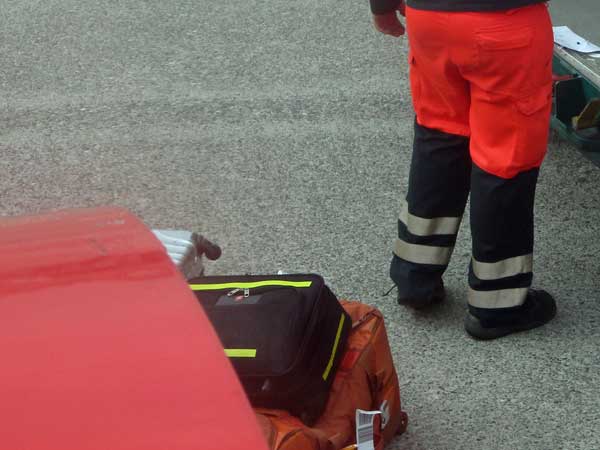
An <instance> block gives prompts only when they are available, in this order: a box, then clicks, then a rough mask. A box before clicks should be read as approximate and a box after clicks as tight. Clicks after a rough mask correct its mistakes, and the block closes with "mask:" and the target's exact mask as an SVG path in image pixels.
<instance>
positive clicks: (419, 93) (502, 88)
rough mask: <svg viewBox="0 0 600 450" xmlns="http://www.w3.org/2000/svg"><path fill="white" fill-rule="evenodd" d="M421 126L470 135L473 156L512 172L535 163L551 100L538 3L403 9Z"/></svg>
mask: <svg viewBox="0 0 600 450" xmlns="http://www.w3.org/2000/svg"><path fill="white" fill-rule="evenodd" d="M406 22H407V26H408V35H409V40H410V55H409V60H410V82H411V90H412V96H413V104H414V108H415V112H416V115H417V122H418V123H419V124H420V125H423V126H426V127H429V128H433V129H437V130H441V131H444V132H446V133H451V134H457V135H461V136H470V153H471V158H472V160H473V162H474V163H475V164H476V165H477V166H478V167H480V168H481V169H483V170H485V171H486V172H488V173H491V174H493V175H496V176H498V177H502V178H512V177H514V176H515V175H517V174H518V173H520V172H523V171H526V170H529V169H532V168H535V167H539V166H540V164H541V163H542V160H543V159H544V156H545V153H546V146H547V142H548V128H549V121H550V110H551V104H552V48H553V36H552V26H551V22H550V16H549V13H548V8H547V6H546V4H545V3H538V4H535V5H532V6H528V7H525V8H519V9H513V10H508V11H500V12H486V13H479V12H478V13H470V12H437V11H422V10H417V9H412V8H407V10H406Z"/></svg>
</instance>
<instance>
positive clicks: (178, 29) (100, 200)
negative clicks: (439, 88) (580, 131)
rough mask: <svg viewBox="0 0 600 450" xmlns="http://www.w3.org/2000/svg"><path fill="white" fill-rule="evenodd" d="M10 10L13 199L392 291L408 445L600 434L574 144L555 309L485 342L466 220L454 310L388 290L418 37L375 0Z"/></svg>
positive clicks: (571, 444)
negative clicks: (472, 318) (98, 213)
mask: <svg viewBox="0 0 600 450" xmlns="http://www.w3.org/2000/svg"><path fill="white" fill-rule="evenodd" d="M584 3H585V2H582V1H578V2H577V4H578V5H579V4H581V5H583V4H584ZM587 4H588V5H590V6H593V7H594V8H595V14H596V17H597V16H598V12H597V6H596V4H597V2H596V0H591V1H588V2H587ZM571 5H573V2H568V1H567V0H556V6H557V7H560V8H561V11H562V14H565V13H569V9H571ZM0 11H1V12H0V98H1V104H2V107H1V108H0V123H1V124H2V127H1V128H0V148H1V151H2V159H1V160H0V198H1V204H0V214H2V215H14V214H23V213H33V212H38V211H44V210H48V209H53V208H64V207H73V206H94V205H102V204H116V205H122V206H125V207H128V208H130V209H132V210H133V211H134V212H136V213H137V214H139V215H140V216H141V217H142V218H143V219H144V220H145V221H146V223H147V224H149V225H150V226H153V227H183V228H189V229H196V230H201V231H203V232H204V233H205V234H206V235H207V236H209V237H211V238H213V239H215V240H216V241H218V242H219V243H220V244H222V246H223V249H224V255H223V257H222V259H221V260H220V261H218V262H216V263H214V264H211V265H210V268H209V270H210V272H211V273H240V272H247V271H249V272H255V273H258V272H273V271H276V270H278V269H286V270H292V271H315V272H320V273H322V274H324V275H325V276H326V278H327V279H328V280H329V282H330V284H331V285H332V287H333V288H334V289H335V291H336V292H337V293H338V294H339V295H340V296H342V297H350V298H354V299H360V300H363V301H365V302H368V303H373V304H376V305H377V306H379V307H380V308H381V309H382V310H383V311H384V312H385V314H386V317H387V326H388V330H389V333H390V338H391V343H392V346H393V350H394V355H395V358H396V363H397V368H398V372H399V375H400V381H401V385H402V396H403V401H404V405H405V408H406V409H407V411H408V412H409V414H410V420H411V422H410V429H409V431H408V433H407V434H405V435H404V436H402V437H400V438H399V439H398V440H397V441H396V442H395V443H394V444H393V445H392V446H391V447H390V448H391V449H407V450H408V449H412V450H416V449H427V450H435V449H439V450H445V449H463V450H471V449H472V450H481V449H507V450H508V449H515V448H516V449H570V450H572V449H593V448H598V447H599V446H600V436H599V435H598V433H597V430H598V429H600V414H599V412H598V411H600V399H599V398H598V394H597V392H598V390H597V386H598V384H599V383H600V372H599V371H598V368H599V363H600V357H599V355H598V351H597V348H598V342H599V339H600V325H598V323H599V322H600V306H599V304H598V289H599V288H600V280H599V278H598V271H599V269H600V260H599V258H598V253H599V252H600V241H599V239H598V236H599V234H600V213H599V212H598V208H597V207H598V197H597V195H596V193H597V192H598V186H599V183H600V176H599V175H600V172H599V171H598V169H596V168H595V167H593V166H592V165H591V164H589V163H588V162H587V160H585V159H584V158H583V157H582V156H580V154H579V153H577V152H576V151H575V150H574V149H573V148H572V147H570V146H569V145H567V144H565V143H564V142H560V141H558V140H557V138H556V137H553V138H552V142H551V145H550V149H549V155H548V158H547V160H546V162H545V164H544V166H543V169H542V173H541V179H540V184H539V191H538V192H539V193H538V202H537V210H536V213H537V225H538V226H537V249H538V251H537V256H536V269H537V274H536V279H535V284H536V285H538V286H544V287H546V288H547V289H549V290H550V291H551V292H553V293H554V294H555V295H556V298H557V299H558V302H559V308H560V312H559V315H558V317H557V318H556V320H555V321H554V322H552V323H551V324H550V325H548V326H547V327H545V328H544V329H541V330H537V331H533V332H529V333H526V334H522V335H519V336H514V337H508V338H505V339H503V340H499V341H497V342H490V343H477V342H474V341H472V340H470V339H468V338H467V337H466V336H465V334H464V332H463V329H462V318H463V315H464V312H465V295H466V274H467V264H468V261H469V247H470V245H469V230H468V226H466V225H464V226H463V230H462V234H461V236H460V239H459V243H458V246H457V248H456V252H455V255H454V260H453V262H452V265H451V267H450V268H449V270H448V273H447V276H446V285H447V287H448V291H449V295H450V299H449V301H448V302H447V303H446V304H444V305H443V306H442V307H441V308H440V309H439V310H437V311H435V312H433V313H430V314H421V315H418V314H411V313H410V312H407V311H405V310H403V309H400V308H399V307H397V306H396V305H395V304H394V302H393V299H392V298H389V297H388V298H384V297H382V293H383V292H384V291H386V290H387V288H388V287H389V286H390V281H389V280H388V277H387V270H388V262H389V259H390V257H391V244H392V241H393V238H394V234H395V221H396V217H397V213H398V204H399V200H400V198H401V196H402V194H403V191H404V188H405V186H406V179H407V173H408V170H407V168H408V164H409V160H410V146H411V134H412V131H411V125H412V116H413V113H412V108H411V103H410V98H409V92H408V85H407V74H406V72H407V70H406V65H405V63H404V61H405V59H406V42H405V41H404V40H393V39H390V38H386V37H383V36H381V35H378V34H377V33H375V32H374V31H373V29H372V27H371V24H370V16H369V10H368V7H367V3H366V0H365V1H364V2H349V3H340V2H332V1H318V0H304V1H295V2H291V1H285V0H273V1H270V2H259V1H257V0H246V1H238V0H234V1H231V2H208V1H204V0H199V1H198V0H196V1H191V0H180V1H177V2H165V1H158V0H130V1H128V2H114V1H110V0H94V1H91V0H45V1H37V0H21V1H19V2H16V1H8V0H0ZM571 14H572V12H571ZM594 23H595V22H594ZM578 31H582V30H578ZM467 222H468V221H465V223H467ZM32 432H35V430H32Z"/></svg>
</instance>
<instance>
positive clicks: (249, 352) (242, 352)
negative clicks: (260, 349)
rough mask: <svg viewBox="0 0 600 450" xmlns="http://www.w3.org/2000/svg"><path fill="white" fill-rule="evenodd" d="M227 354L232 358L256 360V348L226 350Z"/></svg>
mask: <svg viewBox="0 0 600 450" xmlns="http://www.w3.org/2000/svg"><path fill="white" fill-rule="evenodd" d="M225 354H226V355H227V356H228V357H230V358H256V349H255V348H226V349H225Z"/></svg>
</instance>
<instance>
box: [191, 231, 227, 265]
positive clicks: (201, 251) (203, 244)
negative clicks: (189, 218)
mask: <svg viewBox="0 0 600 450" xmlns="http://www.w3.org/2000/svg"><path fill="white" fill-rule="evenodd" d="M195 244H196V250H197V251H198V255H206V257H207V258H208V259H210V260H211V261H214V260H216V259H219V258H220V257H221V253H222V252H221V247H219V246H218V245H217V244H214V243H212V242H211V241H209V240H208V239H206V238H205V237H204V236H202V235H201V234H197V235H196V239H195Z"/></svg>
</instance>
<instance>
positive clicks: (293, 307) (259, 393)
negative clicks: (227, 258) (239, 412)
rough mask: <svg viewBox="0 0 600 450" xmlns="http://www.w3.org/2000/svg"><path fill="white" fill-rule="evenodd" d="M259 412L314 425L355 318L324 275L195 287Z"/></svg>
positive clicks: (212, 281)
mask: <svg viewBox="0 0 600 450" xmlns="http://www.w3.org/2000/svg"><path fill="white" fill-rule="evenodd" d="M190 287H191V288H192V290H193V291H194V292H195V294H196V296H197V298H198V300H199V301H200V304H201V305H202V306H203V307H204V310H205V311H206V313H207V315H208V317H209V319H210V321H211V322H212V324H213V326H214V328H215V330H216V332H217V334H218V335H219V337H220V338H221V341H222V343H223V346H224V348H225V352H226V354H227V355H228V356H229V357H230V359H231V361H232V363H233V366H234V367H235V369H236V371H237V374H238V376H239V378H240V380H241V382H242V384H243V386H244V388H245V391H246V394H247V395H248V398H249V399H250V402H251V403H252V405H253V406H255V407H261V408H274V409H285V410H287V411H289V412H290V413H292V414H293V415H295V416H296V417H299V418H300V419H301V420H302V421H303V422H304V423H306V424H307V425H309V426H310V425H312V424H314V423H315V422H316V420H317V419H318V418H319V417H320V415H321V413H322V411H323V409H324V407H325V404H326V403H327V397H328V394H329V388H330V387H331V383H332V382H333V379H334V375H335V371H336V369H337V367H338V364H339V362H340V358H341V356H342V355H343V353H344V347H345V344H346V338H347V336H348V332H349V330H350V328H351V326H352V323H351V320H350V317H349V316H348V315H347V314H346V312H345V311H344V309H343V308H342V307H341V306H340V303H339V302H338V300H337V298H336V297H335V295H334V294H333V293H332V292H331V291H330V290H329V288H328V287H327V286H326V285H325V283H324V282H323V278H322V277H320V276H319V275H314V274H310V275H300V274H294V275H272V276H258V275H257V276H252V275H245V276H219V277H202V278H197V279H195V280H190Z"/></svg>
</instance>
